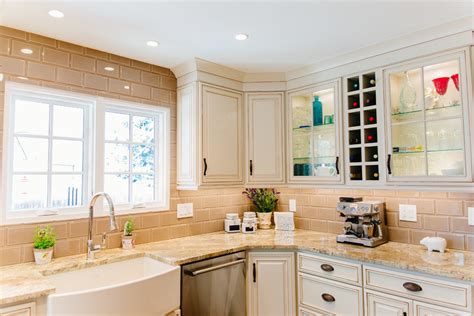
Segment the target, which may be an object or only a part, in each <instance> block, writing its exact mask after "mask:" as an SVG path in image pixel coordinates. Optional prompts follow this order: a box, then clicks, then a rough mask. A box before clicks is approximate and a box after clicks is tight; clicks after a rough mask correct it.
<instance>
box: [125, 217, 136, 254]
mask: <svg viewBox="0 0 474 316" xmlns="http://www.w3.org/2000/svg"><path fill="white" fill-rule="evenodd" d="M134 230H135V222H134V221H133V218H131V217H129V218H128V219H127V221H126V222H125V225H124V226H123V236H122V248H123V249H133V247H134V245H135V240H134V239H135V237H134V236H133V231H134Z"/></svg>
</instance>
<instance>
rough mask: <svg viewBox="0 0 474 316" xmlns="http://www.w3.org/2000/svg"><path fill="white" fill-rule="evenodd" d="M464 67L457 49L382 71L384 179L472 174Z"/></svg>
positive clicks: (440, 178)
mask: <svg viewBox="0 0 474 316" xmlns="http://www.w3.org/2000/svg"><path fill="white" fill-rule="evenodd" d="M466 69H467V68H466V56H465V54H464V52H460V53H456V54H450V55H445V56H442V57H437V58H431V59H425V60H422V61H419V62H417V63H411V64H405V65H402V66H399V67H395V68H391V69H388V70H386V71H385V83H386V84H387V87H386V91H387V92H388V93H387V100H386V101H387V105H388V110H387V122H388V125H387V129H388V131H387V132H388V139H387V153H388V155H387V174H388V178H387V180H388V181H418V182H419V181H452V182H455V181H470V180H471V179H472V171H471V167H472V166H471V157H472V154H471V148H470V146H469V139H470V138H469V117H468V113H469V109H468V90H467V88H468V79H467V70H466ZM471 124H472V122H471Z"/></svg>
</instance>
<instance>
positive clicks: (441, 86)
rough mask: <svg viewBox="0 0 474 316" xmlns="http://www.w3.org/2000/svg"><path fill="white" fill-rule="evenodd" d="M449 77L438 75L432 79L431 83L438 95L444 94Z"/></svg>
mask: <svg viewBox="0 0 474 316" xmlns="http://www.w3.org/2000/svg"><path fill="white" fill-rule="evenodd" d="M448 82H449V77H440V78H435V79H433V84H434V86H435V88H436V92H438V94H439V95H444V94H445V93H446V90H448Z"/></svg>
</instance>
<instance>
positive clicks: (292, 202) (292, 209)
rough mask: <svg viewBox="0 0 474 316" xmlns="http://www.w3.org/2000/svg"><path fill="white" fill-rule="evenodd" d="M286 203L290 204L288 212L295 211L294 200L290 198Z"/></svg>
mask: <svg viewBox="0 0 474 316" xmlns="http://www.w3.org/2000/svg"><path fill="white" fill-rule="evenodd" d="M288 203H289V204H290V212H296V200H295V199H290V200H289V202H288Z"/></svg>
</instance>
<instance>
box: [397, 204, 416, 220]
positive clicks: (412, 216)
mask: <svg viewBox="0 0 474 316" xmlns="http://www.w3.org/2000/svg"><path fill="white" fill-rule="evenodd" d="M398 211H399V213H400V214H399V218H400V220H401V221H407V222H416V220H417V219H416V205H409V204H400V205H399V206H398Z"/></svg>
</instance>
